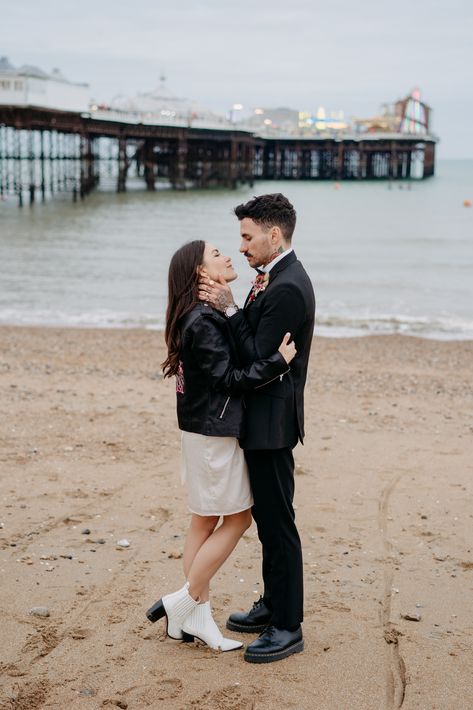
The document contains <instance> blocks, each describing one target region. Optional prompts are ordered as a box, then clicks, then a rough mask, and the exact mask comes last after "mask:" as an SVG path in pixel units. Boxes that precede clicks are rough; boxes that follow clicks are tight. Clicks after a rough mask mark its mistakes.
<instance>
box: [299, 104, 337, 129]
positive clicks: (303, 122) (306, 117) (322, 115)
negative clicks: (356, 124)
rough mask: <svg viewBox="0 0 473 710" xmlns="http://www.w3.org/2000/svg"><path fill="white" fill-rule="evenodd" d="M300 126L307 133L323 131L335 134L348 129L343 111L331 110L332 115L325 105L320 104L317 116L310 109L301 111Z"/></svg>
mask: <svg viewBox="0 0 473 710" xmlns="http://www.w3.org/2000/svg"><path fill="white" fill-rule="evenodd" d="M299 128H301V129H302V130H303V131H304V133H305V134H310V135H313V134H314V133H322V134H328V135H333V134H336V133H341V132H343V131H346V130H347V128H348V124H347V123H346V122H345V117H344V113H343V111H331V112H330V115H329V116H327V113H326V111H325V109H324V107H323V106H320V107H319V108H318V109H317V113H316V114H315V116H314V115H313V114H311V113H310V112H309V111H299Z"/></svg>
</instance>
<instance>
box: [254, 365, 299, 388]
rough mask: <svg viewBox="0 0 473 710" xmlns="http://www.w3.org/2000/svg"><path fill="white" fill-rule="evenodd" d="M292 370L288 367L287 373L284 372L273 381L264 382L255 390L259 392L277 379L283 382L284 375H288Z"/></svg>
mask: <svg viewBox="0 0 473 710" xmlns="http://www.w3.org/2000/svg"><path fill="white" fill-rule="evenodd" d="M290 369H291V368H290V367H288V368H287V370H286V371H285V372H283V373H282V374H281V375H276V377H273V379H272V380H268V381H267V382H263V384H262V385H257V387H254V388H253V389H255V390H259V389H260V387H266V385H270V384H271V382H274V380H277V379H279V381H280V382H282V378H283V377H284V375H287V373H288V372H289V371H290Z"/></svg>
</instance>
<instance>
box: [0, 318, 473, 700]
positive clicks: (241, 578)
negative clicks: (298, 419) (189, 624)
mask: <svg viewBox="0 0 473 710" xmlns="http://www.w3.org/2000/svg"><path fill="white" fill-rule="evenodd" d="M163 355H164V348H163V337H162V333H159V332H156V331H144V330H85V329H84V330H80V329H77V330H74V329H69V330H66V329H53V328H51V329H47V328H37V329H35V328H14V327H12V328H9V327H2V328H1V329H0V391H1V401H0V470H1V476H0V480H1V506H0V525H1V528H0V560H1V561H0V596H1V608H0V614H1V625H0V649H1V652H0V656H1V662H0V672H1V691H0V708H2V710H3V709H7V708H8V709H11V710H36V709H37V708H58V709H60V710H63V709H64V708H68V709H69V710H75V709H76V708H77V709H79V708H80V709H81V710H89V709H90V710H92V709H96V708H102V707H110V708H113V707H119V708H128V709H129V710H135V709H138V708H159V710H183V709H187V708H202V709H204V710H237V709H238V710H250V709H252V710H270V709H273V708H280V709H281V710H286V709H290V708H291V709H292V708H293V709H294V710H312V709H314V708H317V709H318V710H380V709H383V710H392V709H394V708H400V707H401V706H402V708H403V709H405V710H410V709H413V708H419V709H422V710H451V709H453V708H455V710H462V709H465V710H466V709H467V708H470V709H471V708H472V707H473V696H472V690H471V678H472V673H473V611H472V598H473V505H472V503H473V477H472V473H473V384H472V383H473V342H438V341H428V340H420V339H415V338H408V337H401V336H384V337H369V338H358V339H345V340H343V339H340V340H330V339H322V338H318V339H316V341H315V343H314V348H313V354H312V359H311V367H310V377H309V382H308V386H307V390H306V392H307V399H306V418H307V426H306V434H307V438H306V444H305V446H303V447H302V446H299V447H298V448H297V449H296V451H295V458H296V463H297V468H296V504H297V517H298V524H299V529H300V532H301V537H302V544H303V550H304V564H305V601H306V617H305V621H304V636H305V641H306V650H305V651H304V653H302V654H299V655H296V656H292V657H290V658H288V659H286V660H284V661H281V662H279V663H274V664H269V665H262V666H259V665H252V664H248V663H245V662H244V661H243V654H242V652H240V651H237V652H234V653H229V654H218V653H216V652H213V651H210V650H209V649H207V648H204V647H202V646H200V647H199V646H196V645H192V644H181V643H179V642H175V641H171V640H170V639H166V638H165V636H164V623H163V622H158V623H157V624H154V625H152V624H150V623H149V622H148V621H147V619H146V618H145V615H144V613H145V610H146V609H147V607H148V606H149V605H150V604H151V603H152V602H153V601H154V600H155V599H156V598H158V597H159V596H161V594H163V593H165V592H167V591H170V590H172V589H174V588H176V587H177V586H178V585H181V584H182V571H181V562H182V560H181V559H180V555H181V553H182V548H183V541H184V535H185V531H186V527H187V522H188V516H187V512H186V504H185V491H184V489H183V488H182V486H181V484H180V481H179V441H180V437H179V431H178V429H177V425H176V419H175V402H174V400H175V394H174V383H173V382H171V381H164V380H163V379H162V377H161V373H160V367H159V364H160V362H161V361H162V359H163ZM123 540H126V541H128V542H129V545H128V546H120V545H118V544H117V543H118V542H119V541H123ZM213 589H214V593H213V607H214V614H215V617H216V619H217V621H218V623H219V624H220V626H221V627H223V626H224V623H225V619H226V617H227V615H228V613H229V612H231V611H234V610H237V609H244V608H246V607H248V606H249V605H251V603H252V602H253V601H255V600H256V599H257V598H258V597H259V594H260V592H261V577H260V552H259V543H258V540H257V537H256V531H255V528H254V526H253V527H252V528H251V529H250V530H249V532H248V534H246V535H245V536H244V538H243V539H242V540H241V541H240V543H239V545H238V547H237V549H236V551H235V553H234V554H233V556H232V557H231V559H230V560H229V561H228V562H227V563H226V565H225V566H224V568H223V569H222V570H221V572H220V573H219V574H218V575H217V577H216V578H215V580H214V585H213ZM33 607H46V608H47V609H48V612H49V616H47V617H39V616H35V615H32V614H31V613H30V610H31V609H32V608H33ZM405 617H408V618H405ZM243 640H244V641H245V643H249V642H250V641H251V640H252V637H251V636H243Z"/></svg>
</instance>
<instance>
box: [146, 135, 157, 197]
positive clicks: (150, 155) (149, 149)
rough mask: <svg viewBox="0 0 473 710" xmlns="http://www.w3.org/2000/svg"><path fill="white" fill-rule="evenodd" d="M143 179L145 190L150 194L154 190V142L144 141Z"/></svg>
mask: <svg viewBox="0 0 473 710" xmlns="http://www.w3.org/2000/svg"><path fill="white" fill-rule="evenodd" d="M143 162H144V178H145V183H146V189H147V190H149V191H150V192H152V191H153V190H155V189H156V184H155V165H154V141H153V140H151V139H149V138H148V139H146V141H145V144H144V151H143Z"/></svg>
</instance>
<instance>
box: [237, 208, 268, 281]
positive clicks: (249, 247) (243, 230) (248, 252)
mask: <svg viewBox="0 0 473 710" xmlns="http://www.w3.org/2000/svg"><path fill="white" fill-rule="evenodd" d="M271 234H272V229H271V227H269V228H268V227H264V226H262V225H260V224H256V223H255V222H253V220H252V219H250V218H249V217H244V218H243V219H242V220H241V222H240V235H241V245H240V252H241V253H242V254H243V256H244V257H245V258H246V260H247V261H248V264H249V265H250V266H251V267H252V268H253V269H255V268H256V267H257V266H264V265H265V264H267V263H268V262H269V260H270V259H271V257H272V256H273V255H274V251H275V244H274V241H273V239H272V238H271Z"/></svg>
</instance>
